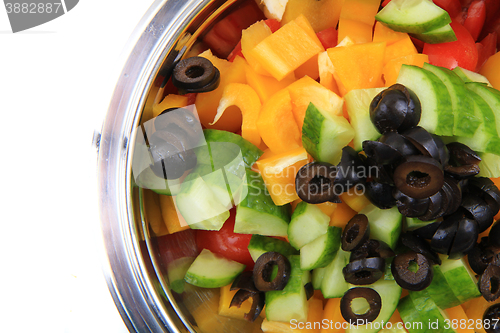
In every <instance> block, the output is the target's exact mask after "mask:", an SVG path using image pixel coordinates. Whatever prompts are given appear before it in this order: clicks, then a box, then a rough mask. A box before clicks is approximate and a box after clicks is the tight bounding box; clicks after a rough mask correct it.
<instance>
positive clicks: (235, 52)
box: [227, 40, 245, 62]
mask: <svg viewBox="0 0 500 333" xmlns="http://www.w3.org/2000/svg"><path fill="white" fill-rule="evenodd" d="M236 56H240V57H242V58H245V56H243V53H242V52H241V40H240V41H239V42H238V44H236V46H235V47H234V49H233V50H232V51H231V53H230V54H229V55H228V56H227V60H229V62H233V61H234V58H236Z"/></svg>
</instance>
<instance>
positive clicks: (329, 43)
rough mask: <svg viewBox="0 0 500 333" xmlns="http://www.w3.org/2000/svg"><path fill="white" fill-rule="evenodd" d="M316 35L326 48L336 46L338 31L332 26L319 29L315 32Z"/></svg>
mask: <svg viewBox="0 0 500 333" xmlns="http://www.w3.org/2000/svg"><path fill="white" fill-rule="evenodd" d="M316 36H318V39H319V41H320V42H321V44H322V45H323V47H324V48H325V50H326V49H329V48H330V47H335V46H337V43H338V38H339V32H338V30H337V29H335V28H334V27H330V28H327V29H325V30H321V31H320V32H318V33H317V34H316Z"/></svg>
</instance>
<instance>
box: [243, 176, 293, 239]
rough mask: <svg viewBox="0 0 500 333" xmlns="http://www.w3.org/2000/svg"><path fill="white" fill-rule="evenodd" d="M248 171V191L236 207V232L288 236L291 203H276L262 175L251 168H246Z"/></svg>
mask: <svg viewBox="0 0 500 333" xmlns="http://www.w3.org/2000/svg"><path fill="white" fill-rule="evenodd" d="M246 173H247V177H246V184H247V186H246V188H247V190H248V193H247V195H246V196H245V198H244V199H243V200H242V201H241V202H240V203H239V204H238V205H237V207H236V218H235V223H234V232H236V233H240V234H259V235H264V236H282V237H284V236H286V235H287V231H288V223H289V222H290V211H291V207H290V205H289V204H287V205H283V206H277V205H275V204H274V202H273V199H272V198H271V196H270V195H269V193H268V192H267V188H266V184H265V183H264V180H263V179H262V176H261V175H260V174H259V173H257V172H255V171H251V170H246Z"/></svg>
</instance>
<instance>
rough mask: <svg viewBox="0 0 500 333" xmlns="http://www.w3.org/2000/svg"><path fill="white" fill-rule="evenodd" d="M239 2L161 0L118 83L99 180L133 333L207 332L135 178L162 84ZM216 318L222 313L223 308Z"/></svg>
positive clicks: (116, 285) (114, 266) (118, 286)
mask: <svg viewBox="0 0 500 333" xmlns="http://www.w3.org/2000/svg"><path fill="white" fill-rule="evenodd" d="M239 2H241V1H239V0H228V1H223V0H220V1H217V0H157V1H155V2H154V3H153V5H152V6H151V8H150V10H149V11H148V13H147V14H146V15H145V17H144V18H143V21H142V22H141V23H140V24H139V26H138V28H137V30H136V32H135V35H134V36H133V37H132V38H136V39H137V40H138V41H137V43H136V44H135V46H134V47H133V50H132V52H131V53H130V56H129V58H128V60H127V61H126V63H125V66H124V68H123V70H122V72H121V75H120V77H119V79H118V82H117V84H116V88H115V91H114V94H113V97H112V100H111V103H110V107H109V110H108V113H107V116H106V118H105V121H104V124H103V127H102V131H101V133H100V140H99V143H98V147H99V150H98V182H99V192H100V211H101V220H102V231H103V236H104V242H105V247H106V252H107V264H108V265H106V268H105V277H106V279H107V283H108V286H109V290H110V292H111V294H112V296H113V298H114V301H115V303H116V306H117V308H118V310H119V311H120V313H121V316H122V318H123V320H124V322H125V324H126V325H127V327H128V329H129V330H130V331H131V332H134V331H135V332H197V331H204V329H203V327H197V326H196V323H195V321H194V319H193V317H192V316H191V313H190V312H192V309H193V308H192V307H191V308H190V307H189V306H186V298H183V297H180V296H179V295H175V297H174V294H173V293H172V292H171V291H170V288H169V285H168V281H167V279H166V278H165V275H164V272H163V273H162V269H161V267H159V265H160V264H159V263H158V261H157V257H156V254H157V251H156V250H155V244H154V241H152V236H151V235H150V231H149V228H148V224H147V222H146V221H145V218H144V214H143V212H142V211H141V199H142V198H141V193H142V192H141V190H140V189H138V188H137V187H135V186H134V185H133V179H132V176H131V167H132V166H131V165H132V154H133V151H134V144H133V143H134V142H135V137H136V134H135V129H136V128H137V127H138V126H140V123H141V117H144V114H145V113H147V112H148V110H149V109H150V108H151V106H152V105H153V103H154V102H155V100H157V98H158V96H161V95H162V88H161V85H162V82H163V81H164V79H165V78H166V77H167V78H168V76H169V75H170V71H171V69H172V64H173V63H175V61H178V60H179V59H180V58H182V56H183V55H184V54H185V53H186V52H187V51H188V50H189V49H190V48H191V47H192V46H193V44H194V43H195V41H196V40H197V39H198V37H199V36H200V35H201V34H202V33H203V31H206V30H207V29H208V28H210V26H211V25H213V24H214V23H215V22H217V19H219V18H221V17H223V15H224V12H225V11H226V10H228V9H230V8H231V6H233V5H238V3H239ZM216 292H217V291H214V290H195V289H193V290H191V294H189V295H188V296H187V297H188V298H189V297H191V301H189V302H191V303H193V302H192V300H193V299H196V300H197V301H196V303H198V306H204V304H206V303H207V302H206V301H207V299H208V298H210V297H211V295H212V294H213V293H216ZM211 293H212V294H211ZM212 296H213V295H212ZM215 296H216V295H215ZM174 298H175V299H174ZM212 312H214V311H213V307H212ZM213 315H214V316H215V317H214V318H217V315H216V313H215V312H214V313H213ZM215 320H216V321H217V320H218V319H215ZM217 323H218V324H220V325H216V326H218V329H216V331H220V332H243V331H245V328H244V327H247V328H246V329H249V328H248V327H249V325H246V324H245V323H243V324H245V325H242V324H238V323H236V321H234V320H233V321H231V320H229V321H228V320H222V319H221V320H219V321H218V322H217ZM200 326H202V325H200ZM250 327H251V325H250ZM210 331H213V329H210Z"/></svg>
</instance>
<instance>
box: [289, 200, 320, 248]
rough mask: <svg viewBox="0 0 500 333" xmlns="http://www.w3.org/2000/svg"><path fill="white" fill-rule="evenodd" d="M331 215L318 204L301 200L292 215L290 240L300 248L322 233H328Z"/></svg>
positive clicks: (295, 246) (294, 245)
mask: <svg viewBox="0 0 500 333" xmlns="http://www.w3.org/2000/svg"><path fill="white" fill-rule="evenodd" d="M329 223H330V217H329V216H328V215H326V214H325V213H323V212H322V211H321V209H319V207H318V206H316V205H313V204H308V203H307V202H305V201H301V202H300V203H299V204H298V205H297V207H295V210H294V212H293V215H292V219H291V221H290V225H289V226H288V241H289V242H290V244H291V245H292V246H293V247H294V248H296V249H300V248H301V247H303V246H304V245H306V244H307V243H310V242H312V241H313V240H315V239H316V238H318V237H319V236H321V235H324V234H326V232H327V230H328V225H329Z"/></svg>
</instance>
